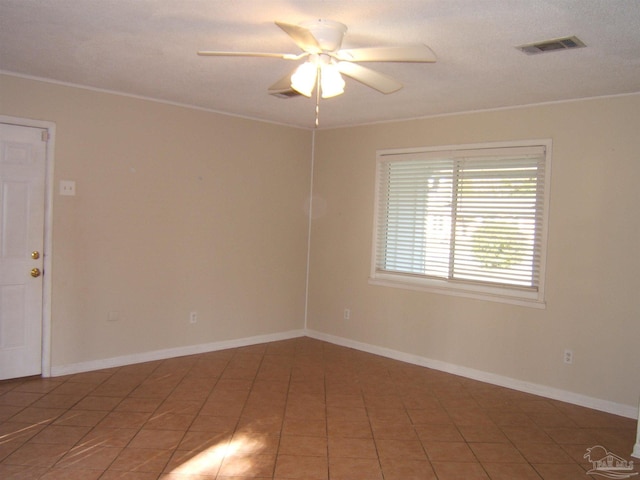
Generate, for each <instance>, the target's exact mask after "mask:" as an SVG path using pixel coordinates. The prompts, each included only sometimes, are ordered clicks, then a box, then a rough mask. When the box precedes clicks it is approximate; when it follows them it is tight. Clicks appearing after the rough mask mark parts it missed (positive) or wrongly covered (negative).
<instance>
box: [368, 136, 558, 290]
mask: <svg viewBox="0 0 640 480" xmlns="http://www.w3.org/2000/svg"><path fill="white" fill-rule="evenodd" d="M545 166H546V155H545V146H544V145H539V146H538V145H534V146H522V147H501V148H478V149H470V150H466V149H460V150H450V151H441V152H438V151H428V152H417V153H416V152H412V153H406V154H398V153H392V154H382V155H380V156H379V158H378V172H377V182H378V183H377V205H376V212H377V213H376V232H375V251H374V256H375V258H374V270H375V271H374V272H373V274H374V276H375V275H376V273H378V274H379V273H390V274H404V275H408V276H412V277H418V278H419V277H424V278H436V279H444V280H447V281H449V282H459V283H468V284H488V285H496V286H507V287H510V288H517V289H525V290H530V291H537V290H538V287H539V283H540V274H541V258H542V257H541V255H542V250H543V249H542V238H543V235H542V230H543V221H544V218H543V217H544V211H545V209H544V201H545V191H544V188H545V178H546V175H545V168H546V167H545Z"/></svg>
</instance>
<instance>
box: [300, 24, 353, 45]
mask: <svg viewBox="0 0 640 480" xmlns="http://www.w3.org/2000/svg"><path fill="white" fill-rule="evenodd" d="M300 26H301V27H304V28H306V29H307V30H309V31H310V32H311V34H312V35H313V36H314V37H315V39H316V40H317V41H318V44H319V45H320V48H321V49H322V51H323V52H335V51H336V50H338V49H339V48H340V46H341V45H342V39H343V38H344V34H345V33H346V32H347V26H346V25H345V24H344V23H340V22H335V21H333V20H324V19H318V20H311V21H308V22H303V23H301V24H300Z"/></svg>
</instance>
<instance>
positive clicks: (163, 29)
mask: <svg viewBox="0 0 640 480" xmlns="http://www.w3.org/2000/svg"><path fill="white" fill-rule="evenodd" d="M318 18H323V19H330V20H336V21H340V22H342V23H345V24H347V26H348V28H349V29H348V31H347V34H346V36H345V39H344V42H343V47H345V48H349V47H367V46H380V45H403V44H415V43H424V44H427V45H429V46H430V47H431V48H432V49H433V50H434V51H435V53H436V55H437V56H438V62H437V63H435V64H397V63H371V64H367V66H368V67H371V68H374V69H376V70H378V71H380V72H383V73H386V74H389V75H391V76H393V77H394V78H396V79H397V80H399V81H401V82H402V83H403V84H404V88H403V89H402V90H400V91H398V92H396V93H393V94H390V95H383V94H381V93H378V92H377V91H375V90H371V89H369V88H366V87H364V86H362V85H361V84H359V83H358V82H355V81H353V80H349V79H347V86H346V91H345V94H343V95H341V96H338V97H335V98H332V99H326V100H321V103H320V127H321V128H328V127H336V126H345V125H357V124H363V123H372V122H380V121H390V120H397V119H404V118H415V117H422V116H429V115H438V114H447V113H454V112H462V111H473V110H481V109H489V108H501V107H510V106H516V105H525V104H532V103H541V102H552V101H559V100H567V99H576V98H585V97H594V96H602V95H615V94H624V93H631V92H639V91H640V1H638V0H396V1H391V0H382V1H378V0H350V1H345V0H324V1H323V0H289V1H287V0H252V1H248V0H180V1H176V0H100V1H94V0H0V71H3V72H5V73H12V74H18V75H25V76H33V77H38V78H44V79H51V80H55V81H59V82H65V83H70V84H76V85H82V86H87V87H92V88H98V89H105V90H110V91H115V92H121V93H127V94H131V95H138V96H143V97H150V98H155V99H159V100H164V101H169V102H176V103H180V104H185V105H192V106H197V107H201V108H205V109H210V110H214V111H219V112H225V113H230V114H234V115H241V116H245V117H250V118H256V119H261V120H266V121H272V122H278V123H284V124H288V125H295V126H300V127H305V128H311V127H313V124H314V119H315V115H314V110H315V99H313V98H312V99H307V98H304V97H296V98H290V99H286V100H284V99H279V98H276V97H273V96H271V95H268V94H267V88H268V87H269V86H270V85H271V84H272V83H273V82H275V81H276V80H278V79H280V78H281V77H282V76H284V75H285V74H286V73H287V72H289V71H290V70H291V69H292V68H294V67H295V64H294V63H292V62H290V61H286V60H281V59H274V58H246V57H245V58H229V57H199V56H197V55H196V51H197V50H201V49H204V50H238V51H261V52H262V51H264V52H287V53H299V52H300V50H299V48H298V47H297V46H296V45H295V44H294V43H293V42H292V41H291V40H290V38H289V37H288V36H287V35H286V34H285V33H284V32H283V31H282V30H280V29H279V28H278V27H277V26H276V25H274V23H273V22H274V21H275V20H278V21H282V22H286V23H295V24H297V23H300V22H302V21H305V20H313V19H318ZM568 35H577V36H578V37H579V38H580V39H581V40H582V41H584V42H585V43H586V44H587V48H582V49H577V50H572V51H560V52H553V53H549V54H543V55H532V56H529V55H525V54H523V53H521V52H520V51H518V50H516V49H515V48H514V47H515V46H517V45H522V44H527V43H531V42H536V41H541V40H547V39H552V38H558V37H564V36H568ZM0 95H1V92H0Z"/></svg>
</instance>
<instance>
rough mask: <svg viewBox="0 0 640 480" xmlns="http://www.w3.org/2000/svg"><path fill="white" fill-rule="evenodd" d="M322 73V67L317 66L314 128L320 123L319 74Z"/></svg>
mask: <svg viewBox="0 0 640 480" xmlns="http://www.w3.org/2000/svg"><path fill="white" fill-rule="evenodd" d="M321 75H322V69H320V68H318V74H317V75H316V83H317V85H316V128H318V125H319V123H320V76H321Z"/></svg>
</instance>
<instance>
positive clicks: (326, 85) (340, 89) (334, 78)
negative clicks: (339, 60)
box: [320, 64, 344, 98]
mask: <svg viewBox="0 0 640 480" xmlns="http://www.w3.org/2000/svg"><path fill="white" fill-rule="evenodd" d="M320 87H321V89H322V98H331V97H335V96H337V95H341V94H343V93H344V79H343V78H342V75H340V72H339V71H338V68H337V67H336V66H335V65H333V64H327V65H322V67H321V69H320Z"/></svg>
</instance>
